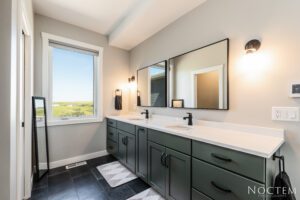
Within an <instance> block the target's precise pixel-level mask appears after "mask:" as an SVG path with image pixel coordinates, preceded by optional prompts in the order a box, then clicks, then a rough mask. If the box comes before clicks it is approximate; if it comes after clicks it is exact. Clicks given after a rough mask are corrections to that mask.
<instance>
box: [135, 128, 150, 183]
mask: <svg viewBox="0 0 300 200" xmlns="http://www.w3.org/2000/svg"><path fill="white" fill-rule="evenodd" d="M135 139H136V143H135V144H136V175H137V176H138V177H140V178H141V179H143V180H144V181H145V182H147V181H148V166H147V164H148V160H147V155H148V145H147V144H148V141H147V140H148V130H147V129H146V128H144V127H139V126H137V127H136V134H135Z"/></svg>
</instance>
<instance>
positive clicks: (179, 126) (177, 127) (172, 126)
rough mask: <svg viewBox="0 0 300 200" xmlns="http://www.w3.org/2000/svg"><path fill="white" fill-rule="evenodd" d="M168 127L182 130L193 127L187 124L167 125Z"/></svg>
mask: <svg viewBox="0 0 300 200" xmlns="http://www.w3.org/2000/svg"><path fill="white" fill-rule="evenodd" d="M166 128H170V129H175V130H180V131H187V130H190V129H192V127H189V126H186V125H169V126H166Z"/></svg>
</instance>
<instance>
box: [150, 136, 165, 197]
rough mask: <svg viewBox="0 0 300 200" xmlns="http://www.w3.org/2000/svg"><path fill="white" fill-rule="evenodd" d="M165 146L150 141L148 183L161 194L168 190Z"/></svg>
mask: <svg viewBox="0 0 300 200" xmlns="http://www.w3.org/2000/svg"><path fill="white" fill-rule="evenodd" d="M164 155H165V147H163V146H161V145H159V144H155V143H153V142H148V183H149V184H150V185H151V186H152V187H153V188H154V189H155V190H156V191H158V192H159V193H160V194H161V195H163V196H165V191H166V168H165V166H164V163H163V158H164Z"/></svg>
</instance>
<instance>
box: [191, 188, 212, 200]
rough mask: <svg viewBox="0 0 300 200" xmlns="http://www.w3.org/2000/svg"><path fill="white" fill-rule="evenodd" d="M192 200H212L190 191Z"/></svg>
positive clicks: (193, 190)
mask: <svg viewBox="0 0 300 200" xmlns="http://www.w3.org/2000/svg"><path fill="white" fill-rule="evenodd" d="M192 200H212V199H211V198H209V197H208V196H206V195H204V194H202V193H201V192H199V191H197V190H195V189H192Z"/></svg>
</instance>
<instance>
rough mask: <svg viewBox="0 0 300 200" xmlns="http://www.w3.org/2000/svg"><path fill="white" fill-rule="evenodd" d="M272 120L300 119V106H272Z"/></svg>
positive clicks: (294, 120) (295, 120)
mask: <svg viewBox="0 0 300 200" xmlns="http://www.w3.org/2000/svg"><path fill="white" fill-rule="evenodd" d="M272 120H277V121H293V122H298V121H300V107H272Z"/></svg>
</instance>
